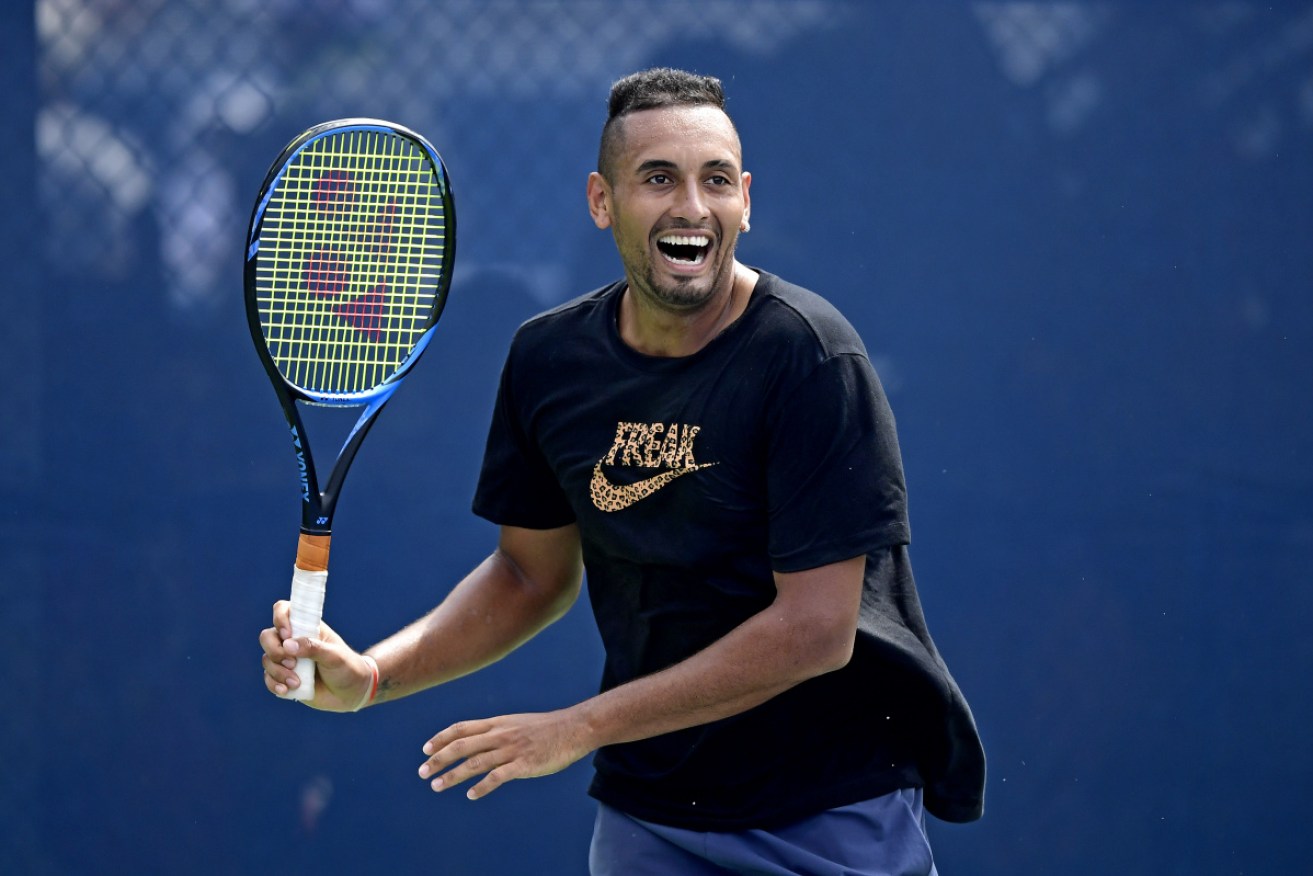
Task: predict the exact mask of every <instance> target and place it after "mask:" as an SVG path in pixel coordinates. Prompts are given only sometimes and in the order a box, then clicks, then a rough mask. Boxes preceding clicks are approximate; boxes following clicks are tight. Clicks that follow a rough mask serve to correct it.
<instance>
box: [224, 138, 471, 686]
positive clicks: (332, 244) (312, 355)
mask: <svg viewBox="0 0 1313 876" xmlns="http://www.w3.org/2000/svg"><path fill="white" fill-rule="evenodd" d="M455 245H456V215H455V212H454V210H453V204H452V197H451V186H450V184H449V182H448V179H447V171H446V167H445V166H444V165H443V163H442V159H441V157H439V155H438V153H437V152H436V151H434V149H433V147H432V146H431V145H429V143H428V142H427V141H426V140H425V139H424V138H423V137H421V136H419V135H418V134H416V133H415V132H413V131H410V130H407V129H406V128H403V127H401V126H400V125H394V124H392V123H390V122H384V121H379V120H377V119H342V120H339V121H334V122H326V123H324V124H321V125H317V126H315V127H313V128H311V129H310V130H308V131H306V132H305V133H303V134H301V135H300V136H299V137H297V138H296V139H295V140H293V141H292V142H291V143H290V144H289V145H288V146H287V148H286V149H284V150H283V152H282V154H281V155H279V156H278V160H277V161H275V162H274V163H273V166H272V167H271V168H270V169H269V174H268V175H267V176H266V177H265V180H264V185H262V186H261V187H260V196H259V197H258V198H257V199H256V202H255V209H254V211H253V212H252V215H251V228H250V234H249V236H248V238H247V248H246V317H247V322H248V323H249V324H250V329H251V337H252V338H253V339H254V341H255V347H256V349H257V350H258V351H259V353H260V359H261V361H263V362H264V367H265V370H266V371H267V372H268V373H269V378H270V380H272V381H273V385H274V391H275V392H276V393H277V394H278V401H279V403H280V404H281V405H282V408H283V414H284V416H286V418H287V425H288V426H289V427H290V428H291V430H292V448H293V450H295V452H296V462H297V467H298V469H299V473H300V491H301V536H300V540H299V542H298V544H297V550H296V563H295V566H294V568H293V571H292V635H294V636H312V637H313V636H318V635H319V620H320V617H321V615H322V612H323V601H324V585H325V583H326V581H327V579H328V545H329V538H330V535H331V531H332V523H333V511H334V509H335V507H336V505H337V499H338V495H339V493H340V492H341V490H342V482H343V480H344V479H345V478H346V473H347V469H348V468H350V466H351V461H352V460H353V459H354V458H355V455H356V451H357V450H359V449H360V444H361V442H362V441H363V440H364V438H365V434H366V433H367V432H368V431H369V427H370V426H372V425H373V423H374V420H375V419H376V418H377V417H378V414H379V411H380V410H382V408H383V405H384V404H386V403H387V400H388V399H389V398H390V397H391V396H392V393H394V392H395V391H396V389H397V387H398V386H400V385H401V381H402V379H403V378H404V377H405V376H406V374H407V373H408V372H409V371H410V369H411V368H412V367H413V366H414V364H415V362H416V360H417V359H418V358H419V356H420V354H421V353H423V352H424V348H425V347H427V346H428V343H429V339H430V338H431V337H432V334H433V329H434V327H435V325H436V324H437V321H438V317H439V316H440V315H441V313H442V308H443V305H444V304H445V303H446V299H447V288H448V286H449V285H450V282H451V270H452V265H453V260H454V256H455ZM297 402H305V403H307V404H311V405H326V406H329V407H359V406H363V407H364V410H363V412H362V413H361V414H360V418H359V419H358V420H357V421H356V424H355V426H354V427H353V428H352V429H351V432H350V433H349V434H348V435H347V438H346V443H345V444H343V446H342V449H341V451H340V452H339V453H338V455H337V461H336V463H335V464H334V465H333V469H332V473H331V474H330V475H329V476H328V480H327V481H326V482H324V483H322V484H321V482H320V479H319V475H318V472H317V470H316V467H315V463H314V456H313V455H312V454H311V452H310V443H309V441H308V440H307V436H306V432H305V427H304V425H303V424H302V418H301V414H300V411H299V409H298V407H297ZM296 673H297V675H298V676H299V677H300V679H301V685H300V687H298V688H297V689H296V690H294V691H292V692H290V693H289V694H288V695H287V696H288V697H289V698H291V699H302V700H309V699H312V698H313V697H314V689H315V674H314V663H313V662H312V661H310V660H309V659H306V658H302V659H300V660H298V661H297V666H296Z"/></svg>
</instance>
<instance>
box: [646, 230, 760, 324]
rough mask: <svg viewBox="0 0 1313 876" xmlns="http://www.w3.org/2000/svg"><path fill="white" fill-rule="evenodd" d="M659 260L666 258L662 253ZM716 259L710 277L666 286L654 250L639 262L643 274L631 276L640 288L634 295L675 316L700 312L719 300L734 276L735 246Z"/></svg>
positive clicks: (677, 280) (719, 252) (723, 251)
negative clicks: (724, 285)
mask: <svg viewBox="0 0 1313 876" xmlns="http://www.w3.org/2000/svg"><path fill="white" fill-rule="evenodd" d="M653 248H655V247H653ZM655 258H657V259H660V258H664V256H662V255H661V254H660V253H659V252H658V253H657V255H656V256H655ZM716 259H717V261H716V264H715V265H714V270H713V271H712V272H711V274H710V275H708V276H706V277H686V278H676V279H674V280H667V281H665V282H662V281H659V280H658V279H657V275H656V263H655V261H654V257H653V255H652V249H651V248H650V249H648V250H646V251H644V252H643V253H642V254H641V257H640V258H639V259H638V261H639V264H640V265H641V270H638V271H633V272H631V275H632V276H634V277H635V279H636V280H637V281H638V282H637V285H638V286H639V287H640V288H638V289H635V290H634V291H635V292H636V293H638V294H639V295H641V296H642V297H644V298H646V299H648V300H649V301H651V302H652V303H653V304H655V305H657V306H658V307H660V308H661V309H663V310H666V311H669V312H671V313H680V314H688V313H693V312H696V311H697V310H700V309H701V308H703V307H705V306H706V305H707V304H708V302H710V301H711V300H712V299H713V298H714V297H715V293H716V290H717V289H718V288H719V287H720V285H721V284H722V283H726V282H727V281H726V279H725V278H726V277H727V276H732V273H733V272H732V268H733V264H734V242H733V241H731V242H730V244H729V248H728V249H727V250H721V251H718V252H717V254H716ZM631 285H634V284H631Z"/></svg>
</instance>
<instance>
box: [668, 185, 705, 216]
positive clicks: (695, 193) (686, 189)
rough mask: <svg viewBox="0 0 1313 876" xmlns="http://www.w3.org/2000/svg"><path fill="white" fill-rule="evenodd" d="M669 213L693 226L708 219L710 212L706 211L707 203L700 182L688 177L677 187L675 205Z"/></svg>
mask: <svg viewBox="0 0 1313 876" xmlns="http://www.w3.org/2000/svg"><path fill="white" fill-rule="evenodd" d="M670 212H671V214H672V215H674V216H675V218H677V219H684V220H686V221H688V222H692V223H694V224H699V223H702V222H704V221H706V220H707V219H708V218H709V217H710V215H711V212H710V211H709V210H708V209H707V202H706V200H705V198H704V197H703V193H702V185H701V180H699V179H697V178H696V177H690V178H688V179H687V180H685V181H684V184H683V185H681V186H679V188H678V189H677V191H676V195H675V205H674V207H673V208H672V209H671V211H670Z"/></svg>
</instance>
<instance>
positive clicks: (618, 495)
mask: <svg viewBox="0 0 1313 876" xmlns="http://www.w3.org/2000/svg"><path fill="white" fill-rule="evenodd" d="M701 429H702V427H701V426H687V425H684V424H681V423H670V424H668V425H667V424H666V423H627V422H620V423H617V424H616V430H615V441H614V442H613V443H612V444H611V449H610V451H608V452H607V454H606V455H605V456H603V457H602V458H601V459H600V460H598V462H597V464H596V465H595V466H593V477H592V480H591V482H590V483H589V485H588V492H589V495H590V496H591V497H592V500H593V505H594V506H595V507H596V508H597V509H598V510H600V511H608V512H610V511H623V510H624V509H626V508H628V507H629V506H631V505H633V504H634V503H635V502H641V501H642V500H643V499H646V498H648V497H649V496H651V495H652V494H654V493H656V492H657V491H658V490H660V489H661V488H663V487H665V486H666V485H667V484H669V483H670V482H671V481H673V480H675V479H676V478H680V477H683V476H684V475H686V474H691V473H693V472H695V471H697V470H699V469H703V468H709V467H710V466H713V465H715V464H716V463H714V462H707V463H699V462H698V461H697V460H696V459H694V458H693V439H695V438H696V437H697V434H698V432H700V431H701ZM604 465H606V466H616V465H619V466H636V467H639V468H646V469H662V471H660V472H658V473H657V474H654V475H652V476H650V477H646V478H643V479H641V480H638V481H635V482H633V483H627V484H616V483H613V482H612V481H611V480H610V479H609V478H608V477H607V476H606V473H605V472H604V471H603V468H602V466H604Z"/></svg>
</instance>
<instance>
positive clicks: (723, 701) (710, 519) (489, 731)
mask: <svg viewBox="0 0 1313 876" xmlns="http://www.w3.org/2000/svg"><path fill="white" fill-rule="evenodd" d="M724 106H725V99H724V94H723V90H722V87H721V84H720V82H719V81H718V80H716V79H714V78H709V77H703V76H698V75H695V74H691V73H687V72H682V71H677V70H670V69H653V70H647V71H644V72H640V73H636V74H634V75H631V76H628V77H626V78H624V79H621V80H620V81H618V82H617V83H615V85H614V86H613V87H612V90H611V95H610V103H609V109H610V114H609V118H608V121H607V122H606V125H605V128H604V130H603V132H602V138H601V148H600V152H599V157H598V169H597V171H596V172H594V173H592V174H591V175H590V176H589V178H588V187H587V197H588V206H589V210H590V211H591V214H592V218H593V220H594V222H595V223H596V224H597V226H598V228H601V229H609V230H610V231H611V233H612V235H613V236H614V239H615V243H616V247H617V249H618V251H619V254H620V259H621V261H622V263H623V266H624V277H623V279H621V280H618V281H617V282H614V283H612V284H610V285H607V286H605V287H603V288H601V289H598V290H596V291H594V292H591V293H589V294H587V295H584V296H583V297H581V298H578V299H576V300H574V301H571V302H569V303H567V304H564V305H561V306H560V307H557V308H555V309H554V310H551V311H549V312H547V313H545V314H542V315H540V316H538V317H536V318H534V319H532V320H530V321H529V322H527V323H525V324H524V325H523V326H521V328H520V329H519V331H518V332H517V334H516V337H515V339H514V341H513V343H512V346H511V350H510V352H509V355H508V357H507V361H506V365H505V368H504V370H503V373H502V379H501V386H500V389H499V392H498V398H497V402H496V408H495V412H494V415H493V422H492V426H491V430H490V433H489V437H488V444H487V450H486V454H485V458H484V463H483V468H482V473H481V475H480V479H479V484H478V488H477V491H476V495H475V498H474V511H475V513H477V514H479V515H480V516H482V517H484V518H486V519H488V520H490V521H492V522H493V523H495V524H497V525H498V526H499V527H500V530H499V533H500V535H499V540H498V544H497V547H496V549H495V550H494V551H493V552H492V554H491V555H490V556H489V557H488V558H487V559H486V560H485V561H484V562H483V563H482V564H481V565H479V566H478V567H477V568H476V569H475V570H474V571H473V572H471V573H470V574H469V575H468V576H467V577H466V578H464V579H463V580H462V581H461V582H460V583H459V584H457V586H456V587H455V588H454V589H453V590H452V592H451V593H450V595H449V596H448V597H447V598H446V599H445V600H444V601H443V602H442V603H441V604H440V605H438V606H437V607H436V608H435V609H434V610H433V611H432V612H430V613H429V614H428V615H427V616H425V617H423V618H422V619H420V620H418V621H416V622H415V623H413V624H411V625H410V626H408V627H407V628H405V629H403V630H401V631H400V632H398V633H396V634H394V635H393V636H391V637H389V638H388V639H386V640H384V641H383V642H380V643H379V644H377V645H375V646H373V647H372V648H370V649H368V651H367V652H366V653H365V654H361V653H357V652H356V651H354V650H352V649H351V648H350V647H348V646H347V645H346V643H344V642H343V641H342V639H341V637H340V636H338V635H337V634H336V633H335V632H333V630H332V629H331V628H329V627H328V626H327V625H325V626H324V627H323V630H322V634H321V636H320V638H318V639H308V638H299V639H292V638H290V633H289V632H288V620H287V606H286V604H285V603H279V604H278V605H276V606H275V607H274V623H273V626H272V627H271V628H269V629H266V630H264V631H263V632H262V633H261V635H260V643H261V646H262V648H263V650H264V656H263V666H264V670H265V684H266V686H267V687H268V688H269V689H270V690H271V691H273V692H274V693H277V694H281V693H284V692H286V691H287V690H288V689H289V688H293V687H295V686H296V685H297V684H298V681H299V680H298V679H297V677H296V675H295V673H294V672H293V671H292V670H291V669H290V668H289V667H290V666H292V665H294V658H295V657H296V656H297V655H301V656H309V657H311V658H313V659H314V660H315V661H316V662H317V664H318V667H319V670H320V671H319V673H318V682H317V685H318V687H317V688H316V695H315V699H314V701H313V702H312V703H311V705H312V706H314V707H315V708H319V709H325V710H329V711H347V710H351V709H353V708H358V707H360V706H362V705H366V704H373V703H380V702H385V701H387V700H391V699H396V698H398V697H402V696H406V695H409V694H412V693H416V692H418V691H421V690H424V689H425V688H429V687H432V686H434V685H437V684H441V683H443V682H445V681H448V680H451V679H453V678H456V677H458V676H462V675H465V674H467V673H470V672H473V671H475V670H477V669H479V668H480V667H482V666H485V665H487V664H489V663H491V662H493V661H495V660H497V659H499V658H500V657H502V656H504V655H505V654H507V653H508V652H510V651H511V650H512V649H514V648H515V647H517V646H519V645H521V644H523V643H524V642H525V641H527V640H528V639H530V638H531V637H532V636H533V635H534V634H535V633H537V632H538V631H539V630H541V629H543V628H544V627H545V626H547V625H548V624H550V623H552V622H553V621H554V620H556V619H557V618H559V617H560V616H561V615H562V614H563V613H564V612H565V611H566V610H567V609H568V608H569V607H570V605H571V604H572V603H573V602H574V601H575V598H576V596H577V595H578V593H579V592H580V589H581V583H582V577H583V574H584V572H585V571H586V573H587V577H588V594H589V598H590V600H591V602H592V609H593V612H594V615H595V617H596V620H597V625H598V628H599V630H600V632H601V637H602V641H603V644H604V646H605V651H606V658H605V665H604V667H603V669H602V678H601V685H600V693H599V694H598V695H597V696H594V697H592V698H590V699H587V700H585V701H584V702H581V703H576V704H573V705H565V706H563V707H562V708H561V709H560V710H558V711H554V712H548V713H535V714H520V715H503V716H499V717H492V718H486V719H477V720H469V721H463V722H461V723H458V724H455V725H453V726H451V727H448V728H446V729H444V730H442V731H441V732H439V733H437V734H436V735H435V736H433V737H432V738H431V739H429V740H428V741H427V743H426V744H425V745H424V752H425V754H426V755H428V759H427V760H426V761H424V763H423V764H422V765H421V766H420V768H419V775H420V777H421V778H423V779H425V780H427V781H428V782H430V783H431V785H432V787H433V789H434V790H437V791H443V790H446V789H449V788H453V787H456V786H460V785H462V784H463V783H466V782H470V783H471V785H470V786H468V790H467V796H469V797H470V798H472V799H476V798H479V797H482V796H484V795H486V794H489V793H491V792H492V791H494V790H496V789H497V788H499V787H500V786H502V785H504V784H505V783H506V782H508V781H511V780H514V779H524V778H529V777H533V776H544V775H548V774H551V773H555V772H557V771H559V770H561V769H563V768H565V767H566V766H568V765H569V764H572V763H574V762H575V761H577V760H579V759H580V758H582V757H584V756H586V755H589V754H592V755H593V764H594V769H595V775H594V779H593V782H592V785H591V790H590V793H591V794H592V796H593V797H595V798H596V799H597V801H598V815H597V821H596V824H595V829H594V835H593V840H592V849H591V852H590V868H591V872H592V873H593V874H594V876H611V874H616V876H619V874H623V876H645V874H661V876H669V874H681V876H688V874H712V873H715V874H724V873H781V874H784V873H789V874H836V876H837V874H840V873H843V874H930V873H935V872H936V870H935V865H934V860H933V855H932V853H931V849H930V845H929V842H928V840H927V837H926V830H925V812H927V811H928V812H929V813H930V814H932V815H934V816H937V817H939V818H941V819H944V820H947V821H953V822H965V821H970V820H973V819H975V818H978V817H979V816H980V814H981V812H982V807H983V784H984V755H983V751H982V747H981V744H980V740H979V736H978V734H977V732H976V727H975V723H974V720H973V718H972V716H971V712H970V710H969V709H968V707H967V704H966V702H965V700H964V699H963V697H962V695H961V693H960V691H959V689H958V687H957V685H956V683H955V682H954V681H953V679H952V677H951V676H950V674H949V672H948V669H947V668H946V666H945V665H944V662H943V660H942V659H941V657H940V655H939V653H938V651H937V650H936V648H935V645H934V643H933V641H932V640H931V637H930V634H929V632H928V631H927V628H926V624H925V620H924V617H923V615H922V611H921V606H920V603H919V601H918V597H917V590H916V585H915V583H914V581H913V577H912V570H911V566H910V564H909V560H908V551H907V543H908V538H909V534H908V533H909V530H908V521H907V507H906V492H905V487H904V479H903V472H902V462H901V459H900V455H899V449H898V441H897V437H896V435H895V430H894V419H893V416H892V414H891V413H890V410H889V406H888V403H887V400H886V398H885V395H884V392H883V390H882V388H881V385H880V382H879V380H878V378H877V376H876V374H875V372H874V370H873V369H872V367H871V363H870V360H869V359H868V357H867V354H866V351H865V348H864V347H863V344H862V341H861V340H860V338H859V337H858V336H857V334H856V333H855V332H854V330H853V329H852V327H851V326H850V325H849V323H848V322H847V321H846V320H845V319H844V318H843V316H841V315H840V314H839V313H838V312H837V311H836V310H835V308H834V307H832V306H831V305H830V304H828V303H827V302H826V301H825V300H824V299H823V298H821V297H820V296H818V295H816V294H814V293H812V292H810V291H807V290H805V289H802V288H799V287H798V286H795V285H792V284H790V283H789V282H787V281H785V280H784V279H781V278H780V277H777V276H774V275H772V274H770V273H768V272H767V271H765V270H762V269H758V268H753V267H748V266H746V265H744V264H741V263H740V262H739V261H737V260H736V258H735V244H736V241H737V239H738V236H739V234H741V233H745V232H747V231H748V229H749V214H750V209H751V200H750V197H749V189H750V185H751V182H752V178H751V176H750V174H748V173H746V172H745V171H744V170H743V161H742V149H741V146H740V143H739V138H738V134H737V132H736V129H735V127H734V125H733V123H732V122H731V120H730V118H729V116H728V115H727V114H726V112H725V108H724ZM799 221H808V220H806V219H804V218H800V219H799Z"/></svg>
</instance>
